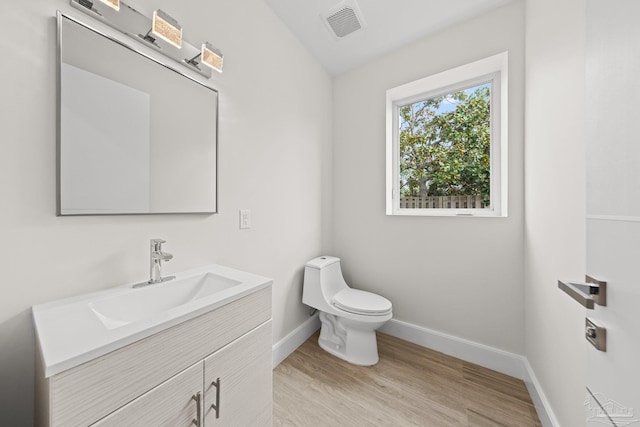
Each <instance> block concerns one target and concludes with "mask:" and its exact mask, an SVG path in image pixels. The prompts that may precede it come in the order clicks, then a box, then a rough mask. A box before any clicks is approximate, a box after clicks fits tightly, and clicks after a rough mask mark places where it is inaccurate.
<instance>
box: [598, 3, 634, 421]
mask: <svg viewBox="0 0 640 427" xmlns="http://www.w3.org/2000/svg"><path fill="white" fill-rule="evenodd" d="M586 5H587V26H586V64H585V65H586V82H587V85H586V122H587V125H586V126H587V129H586V130H587V132H586V134H587V137H586V139H587V140H586V154H587V159H586V160H587V220H586V222H587V274H589V275H591V276H594V277H596V278H598V279H600V280H604V281H606V282H607V290H606V293H607V295H606V298H607V302H606V306H604V307H603V306H599V305H595V307H594V309H593V310H585V311H586V314H587V317H589V318H590V319H592V320H593V321H594V322H595V323H596V324H598V325H599V326H602V327H604V328H606V341H607V342H606V352H603V351H598V350H597V349H596V348H594V347H593V346H591V345H587V357H588V365H587V366H588V371H587V388H588V390H589V391H590V393H587V397H586V400H585V409H586V416H587V423H586V424H587V425H588V426H603V425H604V426H607V425H608V426H625V425H630V424H631V425H638V426H640V126H639V125H640V2H639V1H638V0H616V1H606V0H587V2H586Z"/></svg>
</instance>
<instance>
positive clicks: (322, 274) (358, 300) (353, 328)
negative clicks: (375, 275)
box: [302, 256, 392, 366]
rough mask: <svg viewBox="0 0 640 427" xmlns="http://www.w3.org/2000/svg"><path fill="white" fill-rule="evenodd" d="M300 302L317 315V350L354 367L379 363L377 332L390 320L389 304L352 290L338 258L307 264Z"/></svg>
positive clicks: (389, 302) (367, 293)
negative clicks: (318, 318)
mask: <svg viewBox="0 0 640 427" xmlns="http://www.w3.org/2000/svg"><path fill="white" fill-rule="evenodd" d="M302 302H303V303H304V304H306V305H308V306H310V307H313V308H315V309H317V310H318V311H319V312H320V321H321V322H322V329H321V330H320V339H319V340H318V344H320V347H322V348H323V349H324V350H326V351H327V352H329V353H331V354H333V355H334V356H337V357H339V358H341V359H344V360H346V361H347V362H350V363H353V364H355V365H363V366H370V365H375V364H376V363H378V343H377V341H376V329H378V328H379V327H381V326H382V325H384V324H385V323H386V322H387V321H388V320H389V319H391V316H392V313H391V301H389V300H388V299H386V298H383V297H381V296H380V295H376V294H374V293H371V292H366V291H359V290H357V289H351V288H350V287H349V286H348V285H347V283H346V282H345V281H344V278H343V277H342V270H341V269H340V258H336V257H331V256H321V257H318V258H315V259H312V260H311V261H309V262H307V264H306V265H305V269H304V285H303V291H302Z"/></svg>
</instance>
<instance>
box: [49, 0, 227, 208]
mask: <svg viewBox="0 0 640 427" xmlns="http://www.w3.org/2000/svg"><path fill="white" fill-rule="evenodd" d="M63 19H67V20H69V21H71V22H73V23H75V24H78V25H80V26H82V27H84V28H86V29H87V30H89V31H92V32H94V33H96V34H98V35H100V36H102V37H105V38H106V39H108V40H109V41H112V42H114V43H116V44H118V45H120V46H122V47H124V48H126V49H129V50H130V51H132V52H134V53H136V54H138V55H141V56H142V57H144V58H146V59H148V60H151V61H153V62H154V63H156V64H157V65H159V66H162V67H164V68H166V69H168V70H170V71H173V72H174V73H177V74H178V75H179V76H181V77H184V78H187V79H189V80H191V81H192V82H194V83H196V84H198V85H200V86H202V87H204V88H206V89H208V90H211V91H213V92H215V93H216V95H217V96H216V102H215V106H216V111H215V124H216V133H215V142H214V143H215V154H216V159H215V168H216V170H215V175H214V176H215V183H214V189H215V193H216V194H215V198H214V201H215V210H213V211H193V212H121V213H112V212H105V213H62V188H61V172H62V167H61V166H62V165H61V152H62V121H61V118H62V117H61V116H62V114H61V105H62V90H61V89H62V88H61V81H62V23H63ZM56 22H57V28H56V32H57V49H56V53H57V56H56V62H57V64H56V69H57V80H56V82H57V84H56V103H57V105H56V125H57V129H56V132H57V136H56V216H113V215H185V214H186V215H193V214H199V215H213V214H217V213H218V212H219V208H218V166H219V161H218V155H219V150H218V145H219V144H218V142H219V133H220V131H219V120H218V119H219V106H220V92H219V91H218V90H217V89H214V88H213V87H211V86H209V85H207V84H205V83H203V82H201V81H199V80H198V79H196V78H194V77H191V76H190V75H188V74H186V73H184V72H182V71H181V70H180V69H178V68H177V67H174V66H172V64H170V63H167V62H165V61H163V59H162V58H160V57H157V56H155V55H153V54H151V53H147V52H144V51H143V50H142V49H140V48H138V47H136V46H134V45H133V44H132V43H130V42H129V40H130V39H129V38H127V37H126V36H123V37H119V34H118V36H115V35H113V34H107V33H106V32H105V31H102V30H100V29H98V28H96V27H95V26H93V25H90V24H87V23H86V22H83V21H82V20H79V19H77V18H75V17H73V16H70V15H68V14H66V13H63V12H61V11H59V10H58V11H57V13H56ZM114 32H115V31H114ZM167 59H169V58H167Z"/></svg>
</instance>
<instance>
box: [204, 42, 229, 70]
mask: <svg viewBox="0 0 640 427" xmlns="http://www.w3.org/2000/svg"><path fill="white" fill-rule="evenodd" d="M223 59H224V55H222V52H220V50H219V49H217V48H215V47H213V46H212V45H211V44H210V43H203V45H202V51H201V54H200V63H202V64H204V65H206V66H207V67H209V68H213V69H214V70H216V71H218V72H220V73H221V72H222V65H223Z"/></svg>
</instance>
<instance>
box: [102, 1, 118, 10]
mask: <svg viewBox="0 0 640 427" xmlns="http://www.w3.org/2000/svg"><path fill="white" fill-rule="evenodd" d="M100 1H101V2H102V3H104V4H106V5H107V6H109V7H110V8H113V9H115V10H120V0H100Z"/></svg>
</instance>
